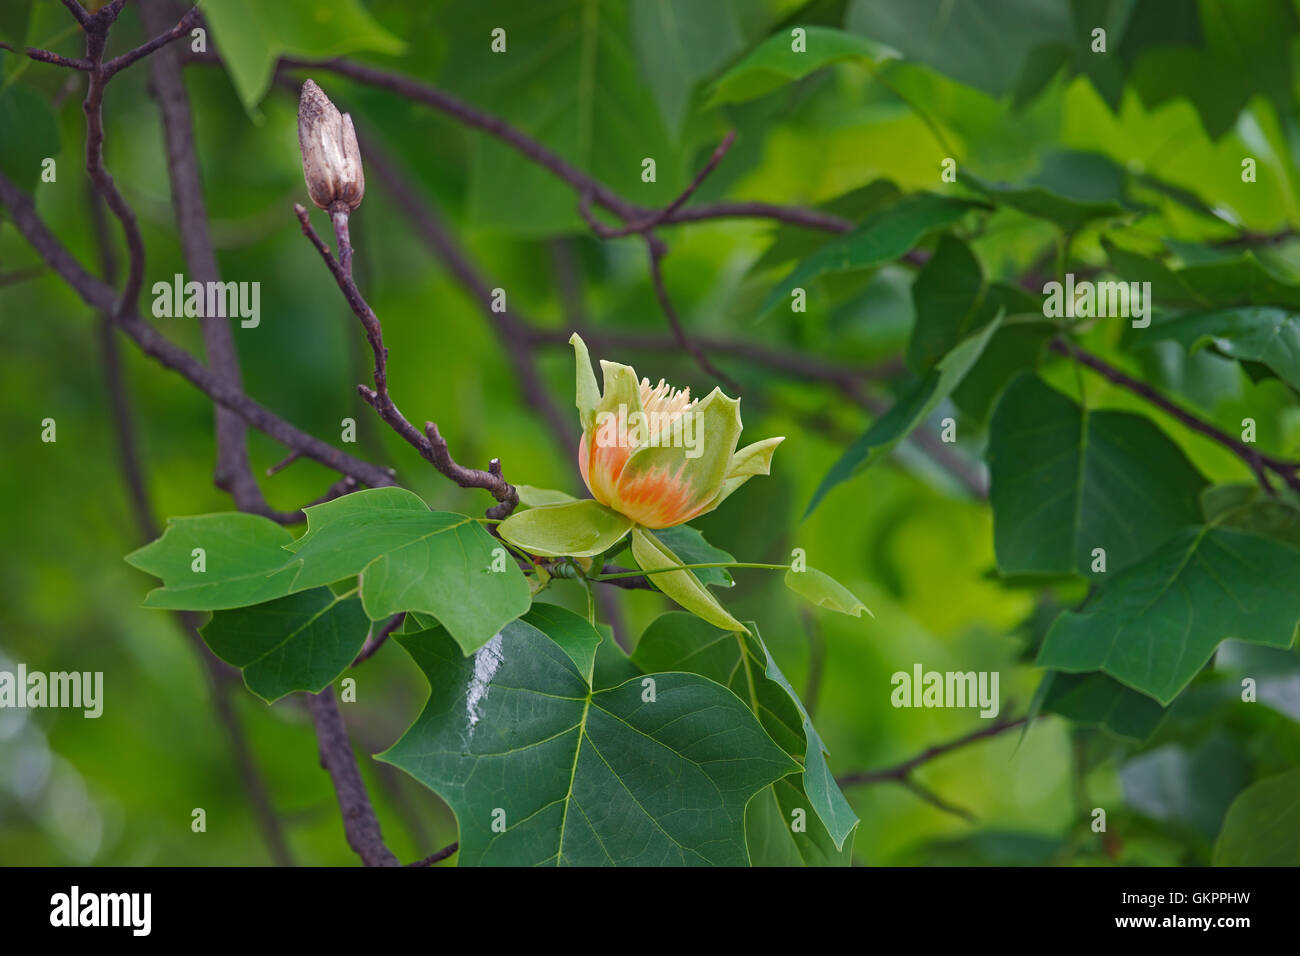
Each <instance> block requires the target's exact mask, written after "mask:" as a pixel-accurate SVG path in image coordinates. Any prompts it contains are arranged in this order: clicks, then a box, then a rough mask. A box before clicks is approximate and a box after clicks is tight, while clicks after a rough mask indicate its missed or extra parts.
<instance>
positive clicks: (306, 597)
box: [200, 588, 370, 703]
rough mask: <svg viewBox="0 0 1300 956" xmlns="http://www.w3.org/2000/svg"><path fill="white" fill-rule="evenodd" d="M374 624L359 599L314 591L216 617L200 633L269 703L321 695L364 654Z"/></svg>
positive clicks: (325, 589)
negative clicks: (297, 694)
mask: <svg viewBox="0 0 1300 956" xmlns="http://www.w3.org/2000/svg"><path fill="white" fill-rule="evenodd" d="M369 629H370V620H369V618H367V617H366V614H365V611H363V610H362V608H361V601H360V599H359V598H357V597H356V596H355V593H352V594H347V595H343V596H336V595H335V594H334V593H333V592H331V591H330V589H329V588H313V589H312V590H310V591H302V592H300V593H298V594H291V595H289V596H288V597H283V598H279V599H277V600H275V601H269V602H267V603H265V604H257V605H254V606H253V607H244V608H238V609H235V610H229V611H217V612H216V613H215V614H213V615H212V620H210V621H209V622H208V623H207V624H206V625H205V626H204V627H203V628H202V630H201V632H200V633H202V635H203V640H204V641H206V642H207V645H208V647H210V648H212V653H214V654H216V655H217V656H218V657H220V658H221V659H222V660H223V661H225V662H226V663H227V664H232V665H234V666H235V667H238V668H240V669H241V670H242V671H243V672H244V683H245V684H247V685H248V689H249V690H251V691H252V692H253V693H254V694H256V695H257V696H258V697H261V698H262V699H263V700H265V701H266V702H267V703H274V702H275V701H277V700H279V699H280V698H281V697H283V696H285V695H286V694H291V693H293V692H294V691H297V690H305V691H308V692H310V693H313V694H318V693H320V692H321V691H322V690H324V689H325V688H326V687H328V686H329V685H330V683H332V682H333V680H334V678H336V677H338V676H339V674H341V673H343V671H345V670H347V668H348V666H349V665H350V664H351V663H352V661H353V660H354V659H355V658H356V656H357V654H358V653H359V652H360V651H361V647H362V645H363V644H365V642H366V634H367V632H368V631H369Z"/></svg>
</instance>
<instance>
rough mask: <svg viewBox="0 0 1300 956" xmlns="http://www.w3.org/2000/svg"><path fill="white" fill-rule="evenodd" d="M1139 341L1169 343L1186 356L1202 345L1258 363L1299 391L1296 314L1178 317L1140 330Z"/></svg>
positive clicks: (1255, 311)
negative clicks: (1177, 346)
mask: <svg viewBox="0 0 1300 956" xmlns="http://www.w3.org/2000/svg"><path fill="white" fill-rule="evenodd" d="M1143 332H1144V335H1143V338H1142V339H1141V341H1144V342H1145V341H1147V340H1148V339H1147V337H1146V336H1147V335H1148V334H1149V336H1150V341H1158V340H1161V339H1173V340H1174V341H1176V342H1178V343H1179V344H1180V345H1182V346H1183V347H1184V348H1186V349H1187V350H1188V351H1189V352H1192V351H1195V350H1196V349H1198V348H1201V347H1202V346H1205V345H1212V346H1214V348H1216V349H1217V350H1218V351H1220V352H1222V353H1223V354H1224V355H1227V356H1228V357H1229V358H1235V359H1239V360H1242V361H1248V362H1262V363H1264V364H1265V365H1267V366H1268V367H1269V368H1270V369H1272V370H1273V371H1274V372H1276V373H1277V376H1278V377H1279V378H1280V379H1282V381H1284V382H1286V383H1287V384H1288V385H1290V386H1291V387H1292V388H1295V389H1300V312H1294V311H1291V310H1290V309H1274V308H1266V307H1253V308H1252V307H1244V308H1238V309H1221V310H1217V311H1214V312H1200V313H1196V314H1193V315H1180V316H1178V317H1177V318H1176V319H1172V320H1170V321H1167V322H1161V323H1159V324H1157V325H1153V326H1152V327H1151V328H1149V329H1145V330H1143Z"/></svg>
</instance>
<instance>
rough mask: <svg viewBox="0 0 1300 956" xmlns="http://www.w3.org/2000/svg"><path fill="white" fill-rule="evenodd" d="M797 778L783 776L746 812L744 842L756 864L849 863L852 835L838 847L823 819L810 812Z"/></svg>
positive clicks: (817, 864)
mask: <svg viewBox="0 0 1300 956" xmlns="http://www.w3.org/2000/svg"><path fill="white" fill-rule="evenodd" d="M808 807H809V800H808V795H807V794H806V793H805V792H804V789H803V781H802V780H800V779H799V778H798V777H794V776H790V777H782V778H781V779H780V780H778V781H777V782H776V783H774V784H772V786H770V787H768V788H767V789H766V790H764V791H763V792H762V793H760V794H759V795H758V796H756V797H755V798H754V799H753V800H751V801H749V807H748V808H747V809H746V811H745V842H746V844H747V845H748V847H749V858H750V860H751V862H752V863H753V865H754V866H850V865H851V864H852V862H853V838H852V836H850V837H849V839H847V840H845V841H844V843H843V844H842V845H841V846H839V847H836V845H835V841H834V840H833V839H832V838H831V835H830V833H828V832H827V830H826V827H825V826H823V825H822V823H821V820H820V819H818V818H817V817H816V816H815V815H813V814H810V813H809V812H808Z"/></svg>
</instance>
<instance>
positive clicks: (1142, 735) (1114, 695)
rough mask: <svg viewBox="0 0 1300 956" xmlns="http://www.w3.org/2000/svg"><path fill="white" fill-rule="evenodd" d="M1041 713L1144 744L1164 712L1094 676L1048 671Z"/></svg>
mask: <svg viewBox="0 0 1300 956" xmlns="http://www.w3.org/2000/svg"><path fill="white" fill-rule="evenodd" d="M1043 680H1044V682H1046V683H1047V684H1048V687H1047V690H1046V692H1045V696H1044V699H1043V704H1042V710H1044V711H1046V712H1047V713H1051V714H1059V715H1061V716H1062V717H1065V718H1067V719H1069V720H1072V721H1074V722H1075V723H1076V724H1082V725H1084V726H1086V727H1101V728H1104V729H1106V730H1108V731H1110V732H1111V733H1112V734H1115V735H1117V736H1119V737H1127V738H1129V739H1130V740H1135V741H1137V742H1138V743H1143V742H1145V741H1146V740H1147V739H1148V738H1149V737H1150V736H1151V735H1152V734H1153V733H1155V732H1156V728H1157V727H1159V726H1160V723H1161V722H1162V721H1163V720H1164V718H1165V713H1166V711H1165V710H1164V708H1162V707H1161V706H1160V705H1159V704H1157V703H1156V702H1155V701H1154V700H1152V699H1151V698H1150V697H1147V696H1146V695H1145V694H1139V693H1138V692H1137V691H1135V690H1130V689H1129V688H1127V687H1125V686H1124V685H1123V684H1121V683H1120V682H1119V681H1117V680H1114V679H1113V678H1110V677H1107V676H1106V675H1105V674H1102V673H1099V672H1095V673H1091V674H1066V673H1063V672H1060V671H1048V672H1047V674H1046V676H1045V677H1044V678H1043Z"/></svg>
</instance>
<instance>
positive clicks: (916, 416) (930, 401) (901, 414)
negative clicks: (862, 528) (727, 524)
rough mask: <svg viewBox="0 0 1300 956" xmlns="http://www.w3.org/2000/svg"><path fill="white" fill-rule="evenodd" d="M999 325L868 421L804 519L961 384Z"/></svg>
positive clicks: (995, 321) (998, 318) (965, 345)
mask: <svg viewBox="0 0 1300 956" xmlns="http://www.w3.org/2000/svg"><path fill="white" fill-rule="evenodd" d="M1001 325H1002V316H1001V314H1000V313H999V315H997V316H996V317H994V319H993V321H992V322H989V323H988V324H987V325H985V326H984V328H982V329H980V330H979V331H978V332H976V333H974V334H973V335H970V336H968V337H967V338H966V339H964V340H962V341H961V342H960V343H958V344H957V346H956V347H955V348H953V350H952V351H950V352H949V353H948V354H947V355H945V356H944V357H943V358H942V359H941V360H940V361H939V363H938V364H937V365H936V366H935V367H934V368H933V369H932V370H931V371H930V373H929V374H928V375H926V377H925V378H923V379H922V380H921V381H920V382H918V383H917V384H916V385H915V386H914V387H912V388H911V389H910V390H908V391H907V392H906V393H905V394H903V395H902V397H900V398H899V399H898V400H897V401H896V402H895V403H894V404H893V405H892V406H891V407H890V409H889V411H887V412H885V414H883V415H881V416H880V417H879V418H877V419H876V420H875V421H874V422H872V423H871V427H870V428H868V429H867V430H866V431H865V432H864V433H863V434H862V436H861V437H860V438H858V440H857V441H855V442H854V443H853V444H852V445H850V446H849V447H848V449H847V450H846V451H845V452H844V454H843V455H841V456H840V459H839V461H837V462H836V463H835V464H834V465H832V466H831V469H830V471H828V472H827V473H826V477H825V478H823V479H822V481H821V484H820V485H819V486H818V487H817V491H816V492H815V493H814V494H813V498H812V501H810V502H809V503H808V510H807V511H805V512H804V516H805V517H807V516H808V515H809V514H811V513H812V511H813V509H814V508H816V507H817V505H818V504H820V503H821V501H822V499H823V498H825V497H826V495H827V493H828V492H829V491H830V490H831V489H832V488H834V487H835V486H836V485H838V484H840V483H841V482H845V481H848V480H849V479H850V478H852V477H853V476H854V475H856V474H858V473H859V472H861V471H862V470H863V469H864V468H867V467H868V466H870V465H872V464H874V463H875V462H876V461H878V460H879V459H880V458H881V457H883V456H884V455H886V454H888V452H889V451H890V449H892V448H893V447H894V446H895V445H896V444H898V443H899V442H900V441H902V440H903V438H905V437H906V436H907V435H908V433H909V432H911V431H912V429H914V428H915V427H916V426H917V425H919V424H921V422H922V421H924V420H925V417H926V416H927V415H929V414H930V412H932V411H934V409H935V407H936V406H937V405H938V404H939V403H940V402H942V401H943V400H944V399H945V398H947V397H948V396H949V395H950V394H951V393H952V390H953V389H954V388H956V387H957V386H958V384H960V383H961V381H962V379H963V378H964V377H965V375H966V373H967V372H969V371H970V369H971V367H972V366H973V365H974V364H975V362H976V361H977V360H978V359H979V357H980V355H981V353H983V351H984V348H985V346H987V345H988V342H989V339H990V338H991V337H992V336H993V334H994V333H995V332H996V331H997V330H998V329H999V328H1000V327H1001Z"/></svg>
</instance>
